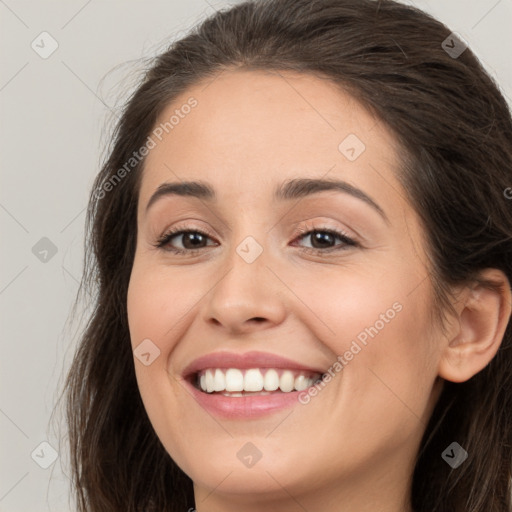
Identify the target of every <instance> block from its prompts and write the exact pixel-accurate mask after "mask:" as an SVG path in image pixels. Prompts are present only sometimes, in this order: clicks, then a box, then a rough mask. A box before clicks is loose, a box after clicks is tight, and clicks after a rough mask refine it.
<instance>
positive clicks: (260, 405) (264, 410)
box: [184, 380, 299, 419]
mask: <svg viewBox="0 0 512 512" xmlns="http://www.w3.org/2000/svg"><path fill="white" fill-rule="evenodd" d="M184 383H185V384H186V386H187V387H188V388H189V389H190V391H191V393H192V395H193V397H194V398H195V399H196V400H197V402H198V403H199V405H201V406H202V407H204V408H205V409H206V410H207V411H208V412H210V413H212V414H214V415H216V416H220V417H223V418H228V419H249V418H251V419H252V418H257V417H261V416H265V415H267V414H271V413H272V412H275V411H279V410H282V409H285V408H287V407H291V406H292V405H295V404H298V403H299V400H298V396H299V391H290V392H288V393H284V392H281V393H271V394H270V395H247V396H233V397H230V396H224V395H222V394H220V393H204V392H203V391H200V390H199V389H197V388H196V387H195V386H194V385H192V383H190V382H188V381H186V380H185V381H184Z"/></svg>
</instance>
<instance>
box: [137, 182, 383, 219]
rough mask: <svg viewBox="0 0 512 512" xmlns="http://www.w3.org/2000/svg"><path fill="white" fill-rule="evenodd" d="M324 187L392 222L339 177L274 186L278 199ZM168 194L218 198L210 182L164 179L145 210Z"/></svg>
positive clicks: (372, 203)
mask: <svg viewBox="0 0 512 512" xmlns="http://www.w3.org/2000/svg"><path fill="white" fill-rule="evenodd" d="M325 191H338V192H344V193H346V194H349V195H351V196H353V197H355V198H357V199H360V200H361V201H364V202H365V203H366V204H368V205H369V206H371V207H372V208H373V209H374V210H375V211H376V212H377V213H379V215H380V216H381V217H382V218H383V219H384V220H385V221H386V222H387V223H389V219H388V217H387V215H386V213H385V212H384V210H383V209H382V208H381V207H380V206H379V205H378V204H377V203H376V202H375V201H374V200H373V199H372V198H371V197H370V196H369V195H368V194H367V193H366V192H363V191H362V190H361V189H360V188H357V187H356V186H354V185H351V184H350V183H348V182H346V181H343V180H337V179H329V180H326V179H317V178H296V179H292V180H288V181H285V182H283V183H281V184H280V185H278V186H277V187H276V189H275V190H274V194H273V197H274V199H275V200H280V201H289V200H292V199H299V198H302V197H306V196H310V195H312V194H317V193H319V192H325ZM169 195H178V196H188V197H196V198H198V199H203V200H205V201H209V202H214V201H216V200H217V195H216V193H215V190H214V189H213V187H212V186H211V185H209V184H208V183H206V182H203V181H183V182H179V183H177V182H175V183H168V182H166V183H162V184H161V185H160V186H159V187H158V188H157V189H156V191H155V192H154V193H153V195H152V196H151V198H150V199H149V201H148V204H147V206H146V213H147V211H148V210H149V208H150V207H151V206H152V205H153V204H154V203H155V202H156V201H157V200H158V199H160V198H162V197H164V196H169Z"/></svg>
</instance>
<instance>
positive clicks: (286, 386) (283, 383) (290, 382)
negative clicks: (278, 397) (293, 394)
mask: <svg viewBox="0 0 512 512" xmlns="http://www.w3.org/2000/svg"><path fill="white" fill-rule="evenodd" d="M294 385H295V378H294V377H293V373H292V372H291V371H290V370H286V371H284V372H283V374H282V375H281V378H280V379H279V389H280V390H281V391H284V392H285V393H289V392H290V391H291V390H292V389H293V386H294Z"/></svg>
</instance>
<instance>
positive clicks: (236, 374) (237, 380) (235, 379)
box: [206, 368, 244, 392]
mask: <svg viewBox="0 0 512 512" xmlns="http://www.w3.org/2000/svg"><path fill="white" fill-rule="evenodd" d="M207 372H208V370H207ZM243 390H244V374H243V373H242V372H241V371H240V370H237V369H236V368H230V369H229V370H228V371H227V372H226V391H243ZM206 391H207V392H208V390H206Z"/></svg>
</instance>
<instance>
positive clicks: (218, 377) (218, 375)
mask: <svg viewBox="0 0 512 512" xmlns="http://www.w3.org/2000/svg"><path fill="white" fill-rule="evenodd" d="M225 389H226V378H225V377H224V373H222V370H219V369H218V368H217V369H216V370H215V376H214V378H213V390H214V391H224V390H225Z"/></svg>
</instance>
